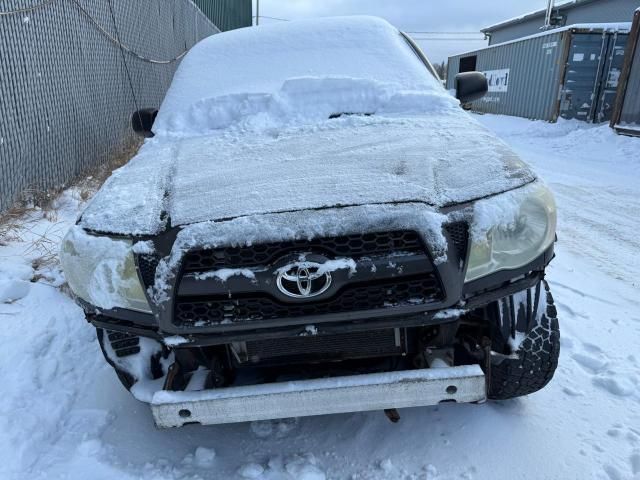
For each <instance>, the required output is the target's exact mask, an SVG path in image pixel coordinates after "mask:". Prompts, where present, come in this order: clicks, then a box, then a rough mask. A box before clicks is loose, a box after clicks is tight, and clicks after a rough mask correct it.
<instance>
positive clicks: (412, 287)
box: [174, 273, 443, 327]
mask: <svg viewBox="0 0 640 480" xmlns="http://www.w3.org/2000/svg"><path fill="white" fill-rule="evenodd" d="M442 297H443V294H442V289H441V288H440V282H439V281H438V279H437V277H436V276H435V274H433V273H431V274H427V275H422V276H420V277H419V278H410V277H405V278H396V279H390V280H386V281H384V282H379V283H375V284H366V285H357V284H354V285H350V286H348V287H346V288H344V289H343V290H342V292H341V293H338V295H337V296H335V297H333V298H331V299H328V300H325V301H320V302H313V303H312V302H309V303H295V304H283V303H279V302H277V301H275V300H273V299H272V298H270V297H268V296H261V297H258V296H252V297H245V298H236V299H233V298H231V299H229V298H226V297H225V298H217V299H201V298H197V299H195V298H194V299H190V298H189V297H186V298H185V297H179V298H178V299H177V301H176V310H175V316H174V323H175V324H176V325H180V326H185V327H188V326H206V325H216V324H220V323H222V322H243V321H253V320H271V319H281V318H295V317H303V316H312V315H326V314H331V313H340V312H353V311H359V310H373V309H381V308H391V307H397V306H403V305H424V304H429V303H433V302H436V301H440V300H442Z"/></svg>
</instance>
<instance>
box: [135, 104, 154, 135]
mask: <svg viewBox="0 0 640 480" xmlns="http://www.w3.org/2000/svg"><path fill="white" fill-rule="evenodd" d="M157 115H158V109H157V108H143V109H141V110H138V111H137V112H134V113H133V115H132V116H131V126H132V127H133V131H134V132H136V133H137V134H138V135H140V136H141V137H144V138H151V137H153V136H154V133H153V132H152V131H151V129H152V128H153V122H155V121H156V116H157Z"/></svg>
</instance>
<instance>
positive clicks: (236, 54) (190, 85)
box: [154, 17, 441, 134]
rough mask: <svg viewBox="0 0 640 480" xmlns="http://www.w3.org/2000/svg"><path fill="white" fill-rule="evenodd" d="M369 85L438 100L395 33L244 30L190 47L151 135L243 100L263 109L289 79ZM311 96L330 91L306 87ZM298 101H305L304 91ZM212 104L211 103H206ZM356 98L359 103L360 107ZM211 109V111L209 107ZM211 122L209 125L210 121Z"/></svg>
mask: <svg viewBox="0 0 640 480" xmlns="http://www.w3.org/2000/svg"><path fill="white" fill-rule="evenodd" d="M301 77H302V78H309V77H311V78H327V77H338V78H349V79H366V80H374V81H375V82H377V83H379V84H387V85H389V86H390V87H392V88H395V89H396V90H420V91H431V92H441V89H440V88H439V87H440V85H439V83H438V81H437V80H436V79H435V78H434V77H433V76H432V75H430V74H429V72H428V71H427V69H426V68H425V66H424V65H423V64H422V63H421V61H420V60H419V59H418V57H417V56H416V55H415V53H414V52H413V51H412V49H411V47H410V46H409V45H408V44H407V42H406V41H405V40H404V38H403V37H402V35H401V34H400V32H399V31H398V30H397V29H396V28H394V27H393V26H391V25H390V24H389V23H387V22H386V21H384V20H382V19H379V18H375V17H334V18H320V19H311V20H299V21H295V22H287V23H282V24H273V25H265V26H260V27H253V28H244V29H239V30H234V31H230V32H225V33H223V34H219V35H213V36H211V37H209V38H206V39H205V40H203V41H201V42H200V43H198V44H197V45H196V46H194V47H193V48H192V49H191V51H190V52H189V53H188V54H187V56H186V57H185V58H184V60H183V61H182V63H181V65H180V67H179V68H178V70H177V72H176V74H175V77H174V80H173V83H172V85H171V88H170V89H169V91H168V93H167V96H166V98H165V100H164V102H163V103H162V108H161V109H160V113H159V115H158V118H157V120H156V123H155V125H154V131H155V132H156V133H157V134H158V133H163V132H166V131H174V130H176V129H178V130H185V129H188V128H194V127H197V126H202V123H203V122H209V121H212V122H214V123H215V122H216V121H217V120H218V118H219V117H220V116H221V115H223V113H222V112H220V111H219V109H220V108H224V109H225V111H224V114H226V115H231V116H233V115H234V114H237V111H235V110H234V111H228V105H227V106H226V107H220V104H221V103H227V104H228V103H232V104H234V105H239V106H242V101H243V97H244V96H247V95H249V96H250V97H251V98H252V99H254V100H255V97H256V96H260V95H263V98H262V100H263V101H264V102H269V101H270V97H269V96H270V95H273V94H275V93H276V92H279V91H280V90H281V89H282V86H283V84H284V83H285V81H287V80H292V79H297V78H301ZM314 86H315V87H316V88H317V93H318V94H321V93H323V92H326V91H327V87H329V89H332V88H334V87H335V85H323V84H322V83H318V84H316V85H314ZM294 88H295V86H294V85H290V90H289V92H290V93H295V91H293V92H292V91H291V90H292V89H294ZM300 93H301V94H306V93H308V92H307V91H306V89H305V90H304V91H302V92H300ZM214 99H216V100H217V102H214V101H213V100H214ZM366 100H367V99H366V98H363V101H366ZM214 103H215V104H216V105H215V106H214V105H213V104H214ZM212 117H214V118H212Z"/></svg>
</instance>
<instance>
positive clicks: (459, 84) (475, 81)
mask: <svg viewBox="0 0 640 480" xmlns="http://www.w3.org/2000/svg"><path fill="white" fill-rule="evenodd" d="M455 86H456V98H457V99H458V100H460V102H461V103H469V102H473V101H474V100H478V99H480V98H482V97H484V96H485V95H486V94H487V92H488V91H489V83H488V82H487V77H486V76H485V75H484V73H481V72H464V73H459V74H457V75H456V79H455Z"/></svg>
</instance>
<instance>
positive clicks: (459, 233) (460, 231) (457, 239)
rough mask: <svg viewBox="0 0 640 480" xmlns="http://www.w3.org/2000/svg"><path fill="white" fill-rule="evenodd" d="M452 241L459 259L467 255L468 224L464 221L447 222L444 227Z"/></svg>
mask: <svg viewBox="0 0 640 480" xmlns="http://www.w3.org/2000/svg"><path fill="white" fill-rule="evenodd" d="M444 228H445V229H446V230H447V233H448V234H449V238H450V239H451V241H452V242H453V244H454V246H455V248H456V253H457V254H458V257H459V258H461V259H463V260H464V259H466V257H467V242H468V241H469V226H468V225H467V223H466V222H455V223H449V224H447V225H445V227H444Z"/></svg>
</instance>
